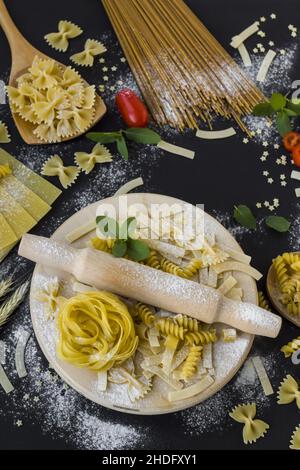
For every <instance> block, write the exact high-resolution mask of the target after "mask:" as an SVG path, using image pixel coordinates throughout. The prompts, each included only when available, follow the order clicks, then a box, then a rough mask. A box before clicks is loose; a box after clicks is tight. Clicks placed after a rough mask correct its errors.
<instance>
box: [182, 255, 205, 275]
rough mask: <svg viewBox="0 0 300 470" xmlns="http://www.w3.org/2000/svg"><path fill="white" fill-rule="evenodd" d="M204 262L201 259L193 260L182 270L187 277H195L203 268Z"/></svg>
mask: <svg viewBox="0 0 300 470" xmlns="http://www.w3.org/2000/svg"><path fill="white" fill-rule="evenodd" d="M201 266H202V262H201V260H200V259H196V258H195V259H193V260H191V261H190V262H189V263H188V264H187V265H186V266H185V267H184V268H182V270H183V272H184V275H185V277H187V278H191V277H193V276H194V275H195V274H196V273H197V272H198V271H199V269H200V268H201Z"/></svg>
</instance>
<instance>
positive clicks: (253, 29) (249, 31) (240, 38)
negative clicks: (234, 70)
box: [230, 21, 259, 49]
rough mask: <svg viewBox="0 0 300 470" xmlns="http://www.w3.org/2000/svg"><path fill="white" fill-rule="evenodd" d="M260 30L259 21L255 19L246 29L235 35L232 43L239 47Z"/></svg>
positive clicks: (233, 45)
mask: <svg viewBox="0 0 300 470" xmlns="http://www.w3.org/2000/svg"><path fill="white" fill-rule="evenodd" d="M258 30H259V22H258V21H255V22H254V23H253V24H251V25H250V26H248V28H246V29H244V31H242V32H241V33H240V34H238V35H237V36H234V37H233V38H232V41H231V43H230V45H231V46H232V47H234V48H235V49H237V48H238V47H239V46H240V45H241V44H242V43H243V42H244V41H245V40H246V39H248V38H250V36H252V35H253V34H255V33H257V31H258Z"/></svg>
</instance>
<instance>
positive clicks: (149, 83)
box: [102, 0, 263, 131]
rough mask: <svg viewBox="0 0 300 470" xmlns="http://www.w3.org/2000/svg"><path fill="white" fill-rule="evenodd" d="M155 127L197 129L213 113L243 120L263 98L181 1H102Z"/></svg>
mask: <svg viewBox="0 0 300 470" xmlns="http://www.w3.org/2000/svg"><path fill="white" fill-rule="evenodd" d="M102 2H103V5H104V7H105V9H106V12H107V14H108V16H109V18H110V21H111V23H112V25H113V27H114V30H115V32H116V34H117V36H118V39H119V41H120V43H121V46H122V48H123V50H124V53H125V55H126V57H127V60H128V63H129V65H130V67H131V70H132V72H133V73H134V76H135V78H136V81H137V83H138V86H139V88H140V90H141V92H142V94H143V96H144V99H145V101H146V102H147V105H148V107H149V109H150V110H151V113H152V116H153V118H154V120H155V121H156V122H157V124H158V125H165V124H168V125H170V126H172V127H174V128H176V129H180V130H182V129H184V128H185V127H190V128H197V118H200V119H202V120H203V121H205V122H207V123H208V124H209V123H210V121H211V118H212V114H213V113H215V114H217V115H220V116H223V117H225V118H227V119H229V118H234V119H235V120H236V122H237V123H238V124H239V125H240V126H241V127H242V128H243V129H244V130H245V131H247V129H246V127H245V126H244V124H243V122H242V120H241V118H242V116H244V115H246V114H248V113H250V112H251V111H252V110H253V107H254V106H255V105H256V104H257V103H259V102H260V101H262V100H263V95H262V93H261V92H260V91H259V90H258V89H257V88H256V87H255V85H254V84H253V83H252V82H251V81H250V80H249V79H248V78H247V76H246V75H245V74H244V73H243V71H242V70H241V69H240V68H239V67H238V65H237V64H236V63H235V62H234V60H233V59H232V58H231V57H230V56H229V54H227V52H226V51H225V49H223V47H222V46H221V45H220V44H219V43H218V41H217V40H216V39H215V38H214V36H212V34H211V33H210V32H209V31H208V30H207V29H206V27H205V26H204V25H203V23H202V22H201V21H200V20H199V19H198V18H197V17H196V16H195V15H194V14H193V12H192V11H191V10H190V9H189V8H188V7H187V5H185V3H184V2H183V1H182V0H122V1H119V0H102Z"/></svg>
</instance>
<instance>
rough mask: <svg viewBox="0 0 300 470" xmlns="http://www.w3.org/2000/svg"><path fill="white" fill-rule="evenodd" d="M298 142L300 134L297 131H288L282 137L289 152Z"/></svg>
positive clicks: (299, 141)
mask: <svg viewBox="0 0 300 470" xmlns="http://www.w3.org/2000/svg"><path fill="white" fill-rule="evenodd" d="M298 144H300V134H299V132H288V133H287V134H286V135H285V136H284V137H283V145H284V147H285V148H286V150H288V151H289V152H292V151H293V148H294V147H296V145H298Z"/></svg>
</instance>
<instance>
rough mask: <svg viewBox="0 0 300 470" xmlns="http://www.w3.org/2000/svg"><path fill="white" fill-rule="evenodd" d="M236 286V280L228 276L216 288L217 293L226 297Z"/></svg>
mask: <svg viewBox="0 0 300 470" xmlns="http://www.w3.org/2000/svg"><path fill="white" fill-rule="evenodd" d="M236 284H237V280H236V279H235V278H234V277H233V276H231V275H230V276H229V277H228V278H227V279H226V280H225V281H224V282H222V284H221V285H220V286H219V287H218V291H219V292H221V294H223V295H226V294H227V293H228V292H229V291H230V290H231V289H232V288H233V287H234V286H235V285H236Z"/></svg>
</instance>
